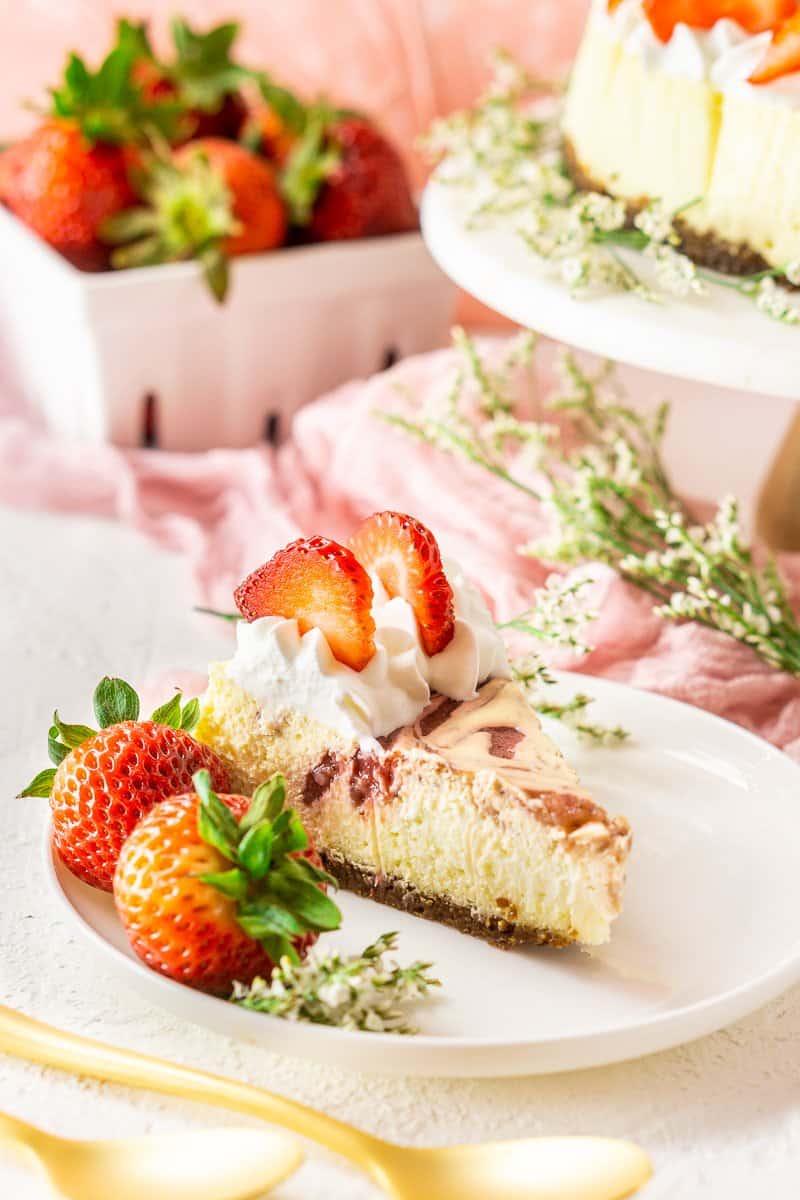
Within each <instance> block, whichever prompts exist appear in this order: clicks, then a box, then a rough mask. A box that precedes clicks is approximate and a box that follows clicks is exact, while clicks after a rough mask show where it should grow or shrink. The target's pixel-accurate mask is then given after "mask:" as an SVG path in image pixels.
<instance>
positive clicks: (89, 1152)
mask: <svg viewBox="0 0 800 1200" xmlns="http://www.w3.org/2000/svg"><path fill="white" fill-rule="evenodd" d="M0 1142H6V1143H9V1144H10V1145H12V1146H14V1147H17V1148H20V1149H21V1150H22V1151H23V1153H26V1156H28V1157H30V1156H32V1157H33V1158H34V1159H36V1160H37V1161H38V1163H39V1166H40V1167H42V1168H43V1170H44V1172H45V1174H46V1175H47V1176H48V1178H49V1180H50V1182H51V1183H52V1185H53V1187H54V1188H55V1189H56V1191H58V1192H60V1193H61V1194H62V1195H63V1196H67V1197H70V1198H71V1200H108V1198H109V1197H110V1196H112V1197H113V1198H114V1200H142V1197H143V1196H169V1198H170V1200H250V1198H252V1197H253V1196H261V1195H264V1193H266V1192H269V1191H271V1190H272V1188H274V1187H277V1185H278V1184H279V1183H282V1182H283V1180H284V1179H287V1178H288V1177H289V1175H291V1174H292V1172H293V1171H296V1170H297V1168H298V1167H299V1166H300V1163H301V1162H302V1161H303V1152H302V1151H301V1149H300V1147H299V1145H298V1144H297V1142H295V1141H294V1140H293V1139H292V1138H288V1137H285V1136H284V1135H283V1134H280V1133H273V1132H272V1131H271V1130H265V1129H203V1130H199V1131H197V1132H188V1133H167V1134H159V1135H157V1136H155V1135H154V1136H146V1137H134V1138H125V1139H124V1140H122V1139H120V1140H118V1141H106V1142H76V1141H72V1140H71V1139H69V1138H61V1137H56V1136H55V1134H52V1133H45V1131H44V1130H43V1129H37V1128H36V1126H34V1125H28V1124H26V1122H25V1121H20V1120H18V1119H17V1117H12V1116H8V1115H7V1114H6V1113H0Z"/></svg>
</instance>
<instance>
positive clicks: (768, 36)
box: [593, 0, 800, 108]
mask: <svg viewBox="0 0 800 1200" xmlns="http://www.w3.org/2000/svg"><path fill="white" fill-rule="evenodd" d="M593 16H594V19H596V20H597V22H598V25H599V26H601V27H603V28H605V30H606V31H607V33H608V34H609V35H610V36H611V37H613V39H614V40H615V41H616V42H618V43H619V44H620V45H621V47H622V49H623V50H624V51H625V53H626V54H630V55H633V56H634V57H636V58H639V59H640V60H641V61H642V62H643V64H644V65H645V66H646V67H648V68H650V69H654V70H660V71H664V72H666V73H667V74H668V75H677V76H680V77H681V78H684V79H691V80H693V81H694V82H696V83H709V84H711V86H712V87H713V88H714V90H715V91H718V92H733V93H736V94H739V95H746V96H748V97H750V98H752V99H757V100H762V101H767V102H771V103H773V104H783V105H787V106H788V107H790V108H800V73H795V74H792V75H786V76H783V77H782V78H780V79H776V80H773V81H772V82H771V83H767V84H759V85H757V86H755V85H753V84H751V83H749V82H748V80H749V78H750V76H751V75H752V74H753V72H754V71H755V70H756V68H757V67H758V66H759V64H760V63H761V62H762V61H763V59H764V55H765V54H766V52H767V49H768V47H769V45H770V42H771V41H772V33H771V32H769V31H767V32H765V33H756V34H753V33H749V32H748V31H747V30H746V29H743V28H742V26H741V25H739V24H738V22H736V21H733V20H731V19H730V18H728V17H723V18H722V19H721V20H719V21H717V22H716V23H715V24H714V25H713V26H712V27H711V29H693V28H691V26H689V25H685V24H683V23H679V24H677V25H676V26H675V31H674V33H673V35H672V37H671V38H670V40H669V41H668V42H662V41H660V39H659V38H658V37H657V36H656V34H655V33H654V32H653V27H652V25H651V24H650V22H649V20H648V19H647V14H646V13H645V10H644V6H643V4H642V0H622V3H621V4H619V5H617V6H616V8H614V9H613V10H612V11H610V12H609V8H608V0H595V4H594V14H593Z"/></svg>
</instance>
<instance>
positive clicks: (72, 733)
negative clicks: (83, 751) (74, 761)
mask: <svg viewBox="0 0 800 1200" xmlns="http://www.w3.org/2000/svg"><path fill="white" fill-rule="evenodd" d="M53 729H55V730H56V731H57V734H58V736H59V737H60V738H61V741H62V742H63V743H64V745H65V746H66V747H67V749H68V750H74V749H75V748H76V746H82V745H83V743H84V742H88V740H89V738H93V737H94V736H95V734H96V733H97V730H96V729H90V728H89V726H88V725H66V724H65V723H64V722H63V721H62V720H61V718H60V717H59V715H58V713H57V712H54V713H53ZM50 732H51V733H52V732H53V730H52V729H51V730H50Z"/></svg>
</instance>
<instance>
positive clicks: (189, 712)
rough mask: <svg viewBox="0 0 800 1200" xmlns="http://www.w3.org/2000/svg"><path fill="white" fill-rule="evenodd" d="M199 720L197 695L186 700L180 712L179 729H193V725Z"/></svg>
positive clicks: (189, 730) (189, 731)
mask: <svg viewBox="0 0 800 1200" xmlns="http://www.w3.org/2000/svg"><path fill="white" fill-rule="evenodd" d="M199 720H200V701H199V700H198V698H197V696H195V697H194V699H193V700H187V701H186V703H185V704H184V706H183V711H182V712H181V729H184V730H185V731H186V732H187V733H191V732H192V731H193V730H194V727H195V725H196V724H197V722H198V721H199Z"/></svg>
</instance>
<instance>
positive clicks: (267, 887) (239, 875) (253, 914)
mask: <svg viewBox="0 0 800 1200" xmlns="http://www.w3.org/2000/svg"><path fill="white" fill-rule="evenodd" d="M194 786H195V790H196V791H197V794H198V797H199V800H200V803H199V806H198V812H197V829H198V833H199V834H200V836H201V838H202V839H203V840H204V841H206V842H208V843H209V845H212V846H214V848H215V849H216V850H218V851H219V852H220V854H222V856H223V857H224V858H225V859H227V860H228V862H230V863H231V867H230V868H229V869H228V870H225V871H219V872H214V873H209V874H206V875H203V876H201V878H202V880H203V882H204V883H207V884H209V886H210V887H213V888H215V889H216V890H217V891H219V892H221V893H222V895H224V896H226V897H227V898H228V899H229V900H232V901H234V903H235V904H236V920H237V922H238V924H239V926H240V927H241V928H242V929H243V930H244V932H245V933H246V934H247V935H248V937H252V938H254V939H255V940H256V941H258V942H260V943H261V945H262V946H263V947H264V949H265V950H266V952H267V954H269V956H270V958H271V959H272V960H273V962H274V963H275V964H276V965H277V964H278V963H279V962H280V961H281V959H283V958H286V957H288V958H289V959H290V961H292V962H295V963H296V962H299V956H298V954H297V951H296V950H295V948H294V945H293V942H294V940H295V939H296V938H298V937H302V936H303V935H304V934H306V933H312V932H314V933H321V932H324V931H327V930H331V929H338V928H339V925H340V924H341V919H342V917H341V913H340V912H339V909H338V908H337V906H336V905H335V904H334V902H333V901H332V900H331V898H330V897H329V896H328V895H326V893H325V892H324V891H323V890H322V887H321V885H326V884H328V885H335V882H336V881H335V880H334V879H333V878H332V877H331V876H330V875H328V874H327V873H326V872H325V871H321V870H319V868H317V867H315V866H314V865H313V863H310V862H309V861H308V859H306V858H296V857H292V856H293V855H298V854H302V853H303V852H304V851H305V850H307V849H308V846H309V841H308V835H307V834H306V831H305V829H304V828H303V825H302V823H301V821H300V819H299V817H298V816H297V813H296V812H295V811H294V809H291V808H290V809H286V808H284V802H285V799H286V783H285V780H284V778H283V776H282V775H273V776H272V778H271V779H268V780H267V781H266V782H265V783H263V784H262V785H261V787H260V788H258V790H257V791H256V793H255V795H254V796H253V800H252V802H251V804H250V807H249V809H248V811H247V812H246V813H245V815H244V816H243V817H242V818H241V820H240V821H237V820H236V818H235V817H234V815H233V813H232V812H231V811H230V809H229V808H228V807H227V805H225V804H223V802H222V801H221V800H220V798H219V796H217V794H216V793H215V792H214V790H213V789H212V787H211V778H210V776H209V773H208V771H198V772H197V774H196V775H195V776H194Z"/></svg>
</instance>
